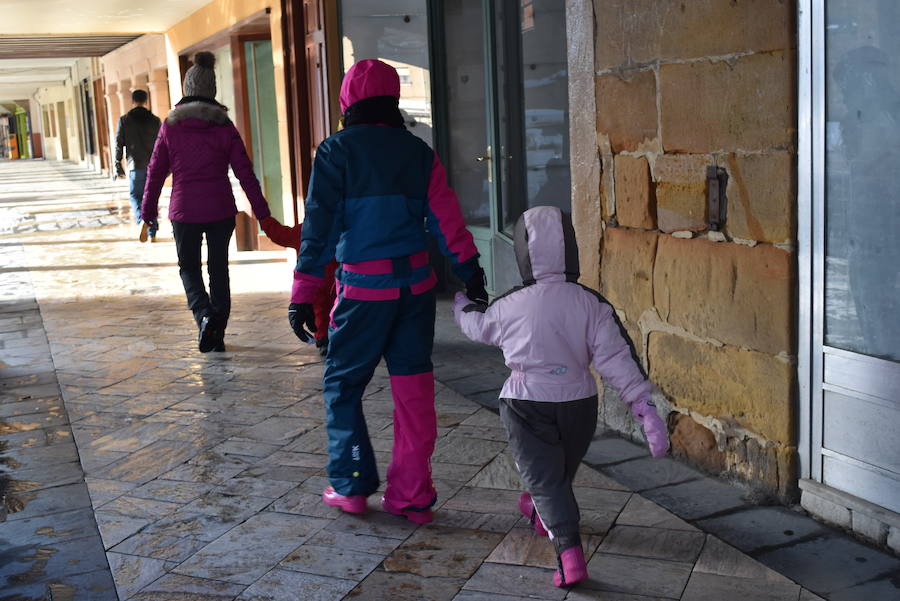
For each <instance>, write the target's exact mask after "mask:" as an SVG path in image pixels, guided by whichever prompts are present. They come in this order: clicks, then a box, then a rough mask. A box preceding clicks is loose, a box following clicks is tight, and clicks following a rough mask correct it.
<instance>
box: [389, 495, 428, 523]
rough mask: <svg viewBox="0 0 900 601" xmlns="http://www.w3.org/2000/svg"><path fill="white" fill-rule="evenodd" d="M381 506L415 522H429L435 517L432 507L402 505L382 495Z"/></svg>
mask: <svg viewBox="0 0 900 601" xmlns="http://www.w3.org/2000/svg"><path fill="white" fill-rule="evenodd" d="M435 500H436V499H435ZM432 503H434V501H432ZM381 506H382V507H384V510H385V511H387V512H388V513H393V514H394V515H399V516H400V517H404V518H406V519H407V520H409V521H410V522H412V523H413V524H427V523H429V522H431V521H432V520H433V519H434V514H433V513H432V511H431V507H425V508H417V507H401V506H399V505H397V504H396V503H393V502H391V501H390V500H389V499H386V498H384V497H381Z"/></svg>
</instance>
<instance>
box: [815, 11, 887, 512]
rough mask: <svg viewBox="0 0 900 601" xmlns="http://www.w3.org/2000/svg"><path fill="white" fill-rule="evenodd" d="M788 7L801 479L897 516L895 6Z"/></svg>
mask: <svg viewBox="0 0 900 601" xmlns="http://www.w3.org/2000/svg"><path fill="white" fill-rule="evenodd" d="M801 4H805V5H807V6H803V7H801V13H802V14H803V18H804V21H803V23H802V25H803V27H804V28H805V29H804V28H802V29H801V31H806V32H808V34H807V39H808V41H809V43H808V45H807V44H802V45H801V51H802V52H801V65H802V64H807V65H809V68H808V70H806V71H803V70H801V72H805V73H809V75H808V78H807V79H805V80H804V81H802V82H801V88H800V106H801V115H800V118H801V127H800V132H801V139H800V148H801V156H800V203H799V204H800V220H799V222H800V237H801V252H802V254H801V262H800V266H801V273H800V277H801V305H800V306H801V319H800V322H801V332H800V346H801V362H802V364H801V372H800V378H801V383H802V384H801V385H802V386H803V387H804V391H805V392H806V394H805V395H804V397H805V398H804V401H806V402H805V403H804V406H803V407H802V408H801V443H802V445H803V450H804V466H803V475H804V477H805V478H810V479H812V480H814V481H816V482H819V483H822V484H824V485H826V486H828V487H830V488H832V489H836V490H838V491H842V492H844V493H847V494H849V495H852V496H853V497H857V498H859V499H862V500H864V501H868V502H870V503H874V504H875V505H878V506H880V507H883V508H886V509H888V510H891V511H893V512H898V513H900V445H898V444H897V438H896V432H897V430H898V428H900V319H898V317H897V316H898V313H900V269H898V267H897V265H898V264H900V238H898V236H897V232H898V231H900V194H898V192H897V190H898V184H900V175H898V173H897V171H896V170H895V169H891V168H889V167H887V166H889V165H893V164H894V163H895V162H896V161H897V160H898V159H900V152H898V150H897V145H896V144H894V143H891V142H886V140H894V139H896V136H897V135H900V78H898V66H900V65H898V62H897V57H898V56H900V6H898V5H897V4H896V3H892V2H855V1H854V0H807V2H804V3H801ZM805 117H806V118H808V124H809V127H808V128H805V127H804V126H803V125H804V118H805ZM806 131H809V132H811V134H806V133H805V132H806ZM804 236H805V238H804Z"/></svg>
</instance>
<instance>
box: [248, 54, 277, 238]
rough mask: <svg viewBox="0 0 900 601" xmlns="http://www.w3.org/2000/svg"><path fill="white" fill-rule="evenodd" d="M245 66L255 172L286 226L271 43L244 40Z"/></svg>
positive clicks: (272, 206)
mask: <svg viewBox="0 0 900 601" xmlns="http://www.w3.org/2000/svg"><path fill="white" fill-rule="evenodd" d="M244 63H245V65H246V68H247V73H246V78H247V112H248V114H249V117H250V119H249V125H250V143H251V155H250V156H252V157H253V170H254V171H255V172H256V177H257V179H259V182H260V184H261V185H262V190H263V194H264V195H265V197H266V199H267V200H268V201H269V209H270V210H271V211H272V216H273V217H274V218H275V219H277V220H278V221H279V222H281V223H284V203H282V198H281V191H282V190H281V149H280V148H279V142H278V111H277V107H276V104H275V103H276V101H275V66H274V63H273V62H272V41H271V40H268V39H266V40H251V41H245V42H244ZM260 231H262V230H260Z"/></svg>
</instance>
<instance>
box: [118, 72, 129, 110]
mask: <svg viewBox="0 0 900 601" xmlns="http://www.w3.org/2000/svg"><path fill="white" fill-rule="evenodd" d="M130 110H131V80H130V79H123V80H122V81H120V82H119V111H120V112H119V116H122V115H124V114H125V113H127V112H128V111H130Z"/></svg>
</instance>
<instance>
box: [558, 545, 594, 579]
mask: <svg viewBox="0 0 900 601" xmlns="http://www.w3.org/2000/svg"><path fill="white" fill-rule="evenodd" d="M587 577H588V573H587V564H586V563H585V562H584V551H582V550H581V545H578V546H577V547H569V548H568V549H566V550H565V551H563V552H562V553H560V554H559V569H558V570H557V571H556V573H555V574H554V575H553V584H555V585H556V586H560V587H562V586H572V585H573V584H576V583H578V582H581V581H582V580H587Z"/></svg>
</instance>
